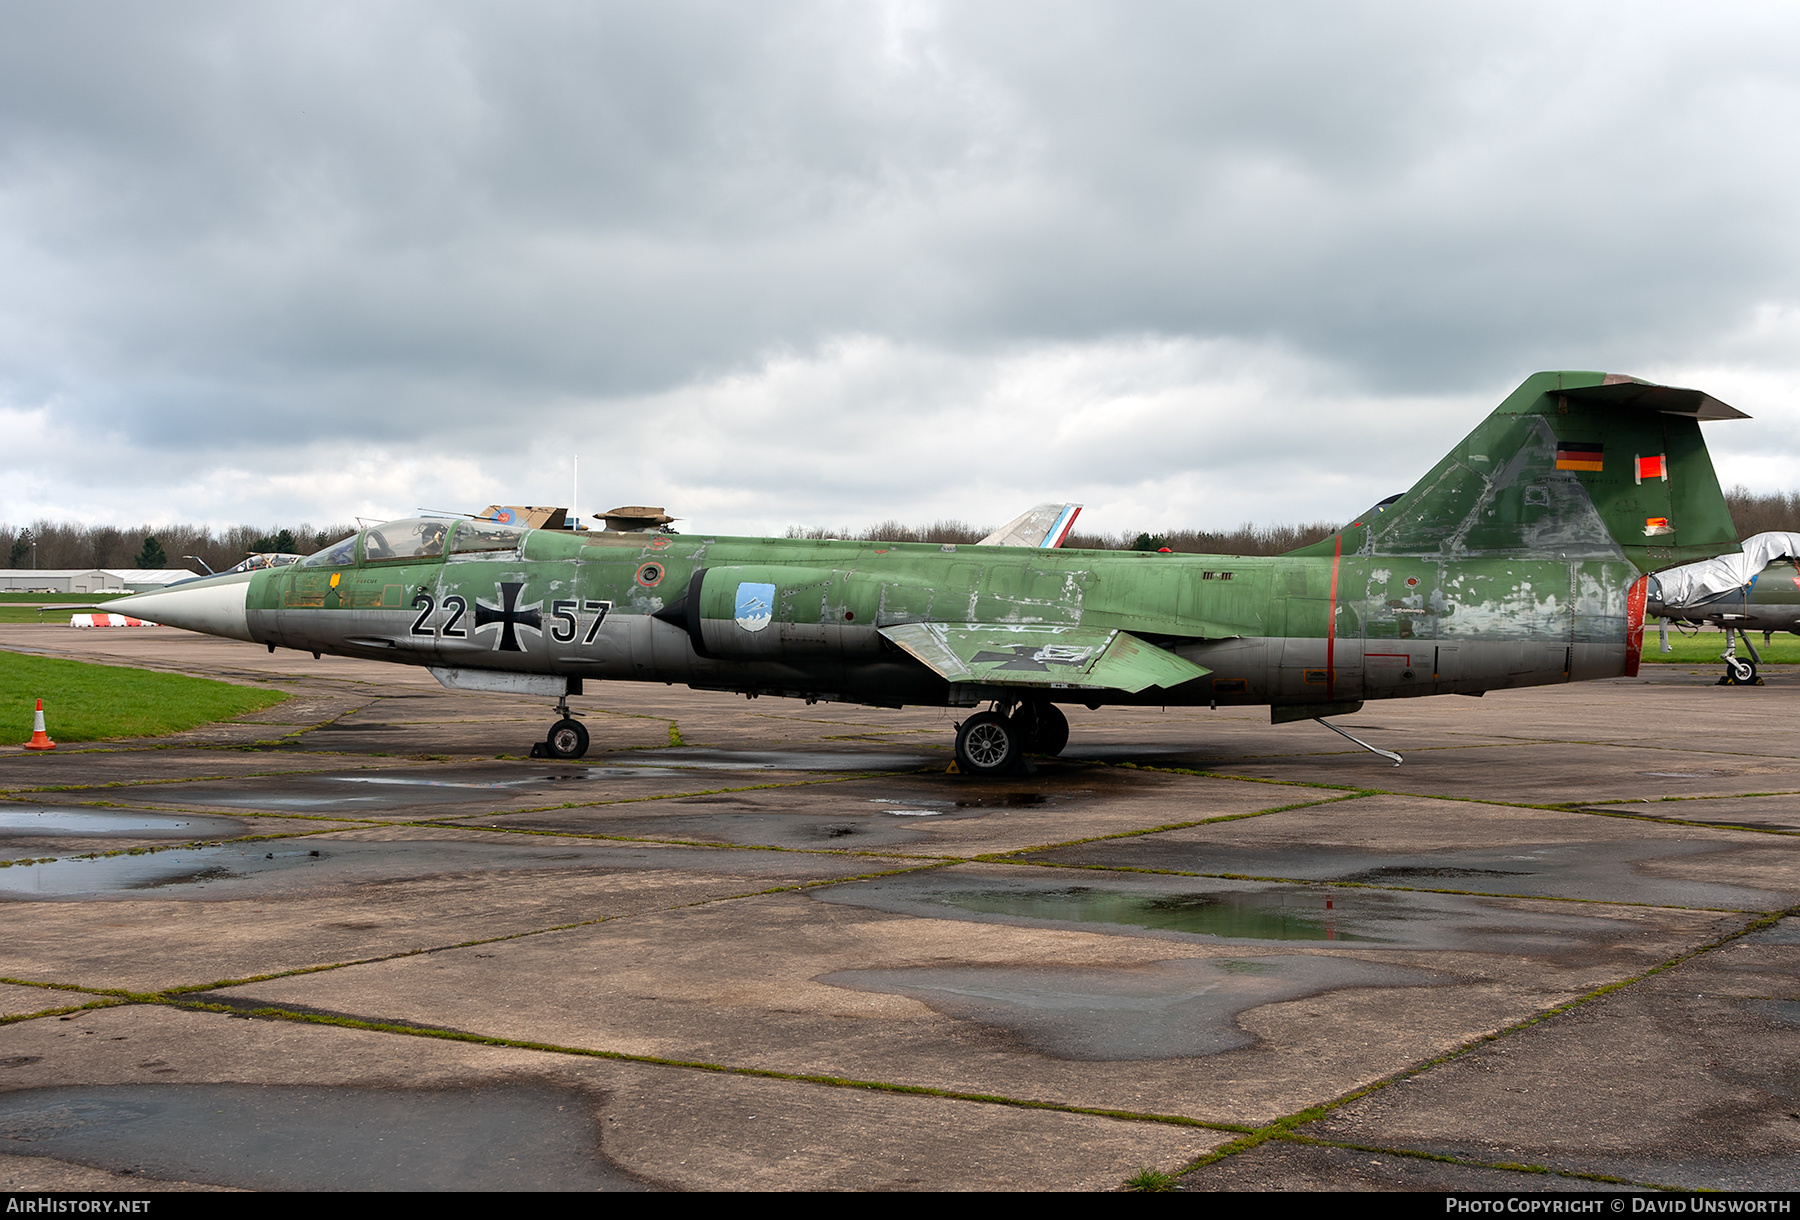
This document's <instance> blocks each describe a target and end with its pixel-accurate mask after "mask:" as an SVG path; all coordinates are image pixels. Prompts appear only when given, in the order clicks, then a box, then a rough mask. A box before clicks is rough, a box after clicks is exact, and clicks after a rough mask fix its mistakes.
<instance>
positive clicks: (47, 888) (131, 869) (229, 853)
mask: <svg viewBox="0 0 1800 1220" xmlns="http://www.w3.org/2000/svg"><path fill="white" fill-rule="evenodd" d="M326 858H327V855H326V851H325V849H322V848H313V847H294V846H282V847H271V846H268V845H267V844H261V845H252V846H239V845H232V846H227V847H197V848H180V847H178V848H174V849H172V850H170V851H153V852H145V853H144V854H142V855H129V854H126V855H117V856H96V857H93V858H92V859H83V858H81V857H79V856H72V857H69V858H67V859H62V860H54V861H51V862H50V863H49V864H30V865H20V864H15V865H14V866H12V867H11V868H0V895H7V896H14V897H21V898H60V897H65V896H67V895H71V894H101V893H106V892H108V891H114V890H150V889H156V888H158V887H160V886H165V885H186V884H191V883H195V882H201V881H217V880H223V879H225V878H227V877H242V876H247V875H250V874H252V873H260V872H268V871H270V870H273V869H286V868H294V867H297V866H309V865H318V864H320V863H322V862H323V861H324V860H325V859H326Z"/></svg>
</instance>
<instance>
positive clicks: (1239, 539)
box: [787, 519, 1337, 555]
mask: <svg viewBox="0 0 1800 1220" xmlns="http://www.w3.org/2000/svg"><path fill="white" fill-rule="evenodd" d="M994 528H995V527H993V526H986V527H982V526H975V525H970V524H969V523H968V522H967V521H958V520H955V519H950V520H944V521H933V522H932V523H931V524H929V525H919V526H913V525H907V524H906V523H905V522H903V521H882V522H879V523H877V524H875V525H871V526H869V527H868V528H867V529H860V530H832V529H822V528H819V527H816V526H800V525H793V526H789V527H788V531H787V536H788V537H789V538H843V539H847V540H851V541H857V542H939V543H942V542H955V543H969V542H980V541H981V540H982V539H983V538H985V537H987V536H988V535H989V534H991V533H992V532H993V531H994ZM1335 529H1337V526H1335V525H1332V524H1330V523H1328V522H1324V521H1319V522H1315V523H1314V524H1312V525H1252V524H1249V523H1246V524H1244V525H1240V526H1238V528H1237V529H1235V530H1164V531H1162V532H1160V533H1155V534H1152V533H1148V532H1143V531H1138V532H1134V531H1132V530H1125V531H1124V532H1122V533H1118V534H1092V533H1082V532H1072V533H1070V535H1069V537H1068V540H1067V541H1066V542H1064V543H1063V545H1064V546H1066V547H1074V548H1079V549H1083V550H1096V551H1134V550H1135V551H1159V550H1161V549H1162V548H1164V547H1167V548H1168V549H1169V550H1171V551H1180V552H1183V553H1186V554H1194V555H1279V554H1281V553H1282V552H1284V551H1291V550H1293V549H1294V548H1295V547H1301V546H1305V545H1306V544H1307V543H1309V542H1317V541H1318V540H1319V539H1321V538H1328V537H1330V536H1331V533H1332V531H1333V530H1335Z"/></svg>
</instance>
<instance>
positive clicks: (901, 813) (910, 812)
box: [869, 796, 960, 818]
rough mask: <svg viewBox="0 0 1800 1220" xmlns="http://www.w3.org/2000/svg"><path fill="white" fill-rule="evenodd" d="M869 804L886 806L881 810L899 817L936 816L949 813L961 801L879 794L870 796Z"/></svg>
mask: <svg viewBox="0 0 1800 1220" xmlns="http://www.w3.org/2000/svg"><path fill="white" fill-rule="evenodd" d="M869 804H871V805H882V806H885V808H883V809H882V810H880V812H882V813H887V814H892V815H893V816H894V817H897V818H936V817H942V816H943V815H944V814H946V813H949V812H950V811H951V810H953V809H955V808H956V807H957V805H958V804H960V802H958V801H933V800H905V799H902V798H900V797H887V796H877V797H872V798H870V800H869ZM902 806H903V807H902Z"/></svg>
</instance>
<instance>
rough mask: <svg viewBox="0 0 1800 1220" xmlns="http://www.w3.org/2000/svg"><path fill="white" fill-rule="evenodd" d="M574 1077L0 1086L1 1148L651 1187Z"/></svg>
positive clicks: (282, 1172) (194, 1176)
mask: <svg viewBox="0 0 1800 1220" xmlns="http://www.w3.org/2000/svg"><path fill="white" fill-rule="evenodd" d="M599 1148H600V1131H599V1127H598V1125H597V1122H596V1116H595V1113H594V1101H593V1099H592V1098H589V1097H585V1096H584V1095H582V1094H580V1093H577V1092H575V1091H573V1090H565V1089H554V1088H550V1087H548V1086H533V1085H513V1086H510V1087H497V1088H496V1087H489V1088H478V1089H468V1090H447V1089H432V1090H417V1091H414V1090H407V1089H393V1090H381V1089H355V1088H315V1087H310V1086H301V1085H117V1086H104V1087H88V1088H83V1087H72V1088H54V1089H24V1090H21V1091H19V1092H16V1093H7V1094H4V1095H0V1149H4V1150H5V1151H6V1152H8V1153H10V1154H12V1155H14V1156H21V1155H22V1156H49V1157H56V1158H58V1159H59V1160H64V1161H73V1162H75V1163H77V1164H83V1165H93V1166H97V1167H99V1168H102V1169H107V1170H111V1171H112V1172H114V1173H129V1174H134V1175H139V1176H143V1177H147V1178H160V1179H165V1180H173V1181H187V1182H207V1183H212V1184H215V1185H220V1186H237V1187H242V1188H244V1189H246V1190H440V1191H441V1190H488V1191H493V1190H515V1191H524V1190H647V1189H651V1187H648V1186H646V1185H645V1184H643V1183H641V1182H638V1181H637V1180H635V1179H633V1178H631V1177H630V1176H628V1175H627V1174H625V1173H624V1172H623V1171H621V1170H620V1169H619V1168H618V1167H617V1166H615V1165H613V1164H612V1163H611V1162H610V1161H608V1160H607V1159H606V1158H605V1157H604V1155H603V1154H602V1153H601V1152H600V1150H599Z"/></svg>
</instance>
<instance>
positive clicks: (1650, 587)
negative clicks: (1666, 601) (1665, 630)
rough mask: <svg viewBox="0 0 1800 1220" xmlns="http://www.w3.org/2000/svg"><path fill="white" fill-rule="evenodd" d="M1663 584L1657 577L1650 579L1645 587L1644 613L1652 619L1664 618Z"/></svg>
mask: <svg viewBox="0 0 1800 1220" xmlns="http://www.w3.org/2000/svg"><path fill="white" fill-rule="evenodd" d="M1664 609H1665V607H1664V606H1663V600H1662V582H1661V581H1660V580H1658V579H1656V577H1654V576H1652V577H1649V578H1648V580H1647V581H1646V583H1645V585H1644V613H1645V614H1647V615H1649V616H1650V617H1652V618H1661V617H1663V611H1664Z"/></svg>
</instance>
